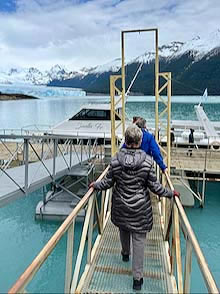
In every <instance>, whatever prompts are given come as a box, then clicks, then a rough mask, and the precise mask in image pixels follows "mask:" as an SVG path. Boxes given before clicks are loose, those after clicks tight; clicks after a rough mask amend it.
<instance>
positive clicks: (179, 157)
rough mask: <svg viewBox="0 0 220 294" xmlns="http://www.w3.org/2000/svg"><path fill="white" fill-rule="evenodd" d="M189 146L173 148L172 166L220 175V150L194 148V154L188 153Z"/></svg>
mask: <svg viewBox="0 0 220 294" xmlns="http://www.w3.org/2000/svg"><path fill="white" fill-rule="evenodd" d="M188 149H189V148H172V153H171V167H174V168H176V169H177V170H184V171H191V172H193V171H194V172H201V173H202V172H203V171H204V170H205V172H206V173H207V174H216V175H220V151H212V150H206V149H203V150H201V149H200V150H197V149H191V150H192V156H189V154H188V155H187V151H188Z"/></svg>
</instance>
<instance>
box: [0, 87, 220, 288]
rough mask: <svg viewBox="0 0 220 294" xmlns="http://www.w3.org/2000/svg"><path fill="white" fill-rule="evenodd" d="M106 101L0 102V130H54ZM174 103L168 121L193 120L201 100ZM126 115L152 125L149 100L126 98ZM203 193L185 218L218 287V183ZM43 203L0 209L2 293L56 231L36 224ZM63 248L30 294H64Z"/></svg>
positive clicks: (215, 110)
mask: <svg viewBox="0 0 220 294" xmlns="http://www.w3.org/2000/svg"><path fill="white" fill-rule="evenodd" d="M0 90H1V87H0ZM211 98H212V100H211V101H209V102H206V103H205V104H204V109H205V111H206V113H207V115H208V117H209V119H210V120H220V97H211ZM211 98H210V99H211ZM108 101H109V98H108V97H107V96H106V97H103V96H82V97H79V96H62V97H51V96H50V97H47V96H44V97H41V99H39V100H20V101H2V102H0V129H3V128H5V129H7V128H12V129H15V128H16V129H17V128H21V127H24V126H27V125H33V124H37V125H54V124H56V123H58V122H60V121H62V120H64V119H66V118H68V117H69V116H71V115H72V114H74V113H75V112H77V111H78V110H79V109H80V107H81V106H82V105H83V104H87V103H103V102H104V103H106V102H108ZM172 101H174V102H173V103H172V119H196V114H195V112H194V105H195V104H196V103H198V102H199V101H200V97H195V96H193V97H189V96H187V97H182V96H181V97H173V99H172ZM184 101H186V102H184ZM161 107H162V106H161ZM126 112H127V116H128V117H129V118H130V119H131V118H132V116H135V115H139V116H144V117H145V118H146V119H147V120H148V119H149V120H151V119H152V118H154V102H153V97H129V98H128V103H127V105H126ZM206 191H207V193H206V203H205V207H204V208H203V209H201V208H199V207H198V205H196V207H195V208H190V209H189V208H188V209H186V212H187V215H188V217H189V220H190V223H191V224H192V227H193V229H194V232H195V234H196V236H197V238H198V240H199V243H200V245H201V248H202V250H203V252H204V254H205V257H206V259H207V262H208V264H209V267H210V269H211V271H212V272H213V274H214V277H215V279H216V281H217V283H218V286H219V287H220V263H219V261H220V229H219V228H220V217H219V209H220V186H219V183H208V185H207V190H206ZM41 199H42V190H39V191H36V192H34V193H32V194H30V195H28V196H27V197H25V198H23V199H20V200H17V201H15V202H13V203H11V204H9V205H7V206H5V207H3V208H0V238H1V242H0V292H6V291H7V290H8V289H9V287H10V286H11V285H12V284H13V282H15V280H16V279H17V278H18V277H19V275H20V274H21V273H22V272H23V271H24V269H25V268H26V267H27V266H28V265H29V264H30V262H31V261H32V260H33V258H34V257H35V256H36V255H37V254H38V252H39V251H40V249H41V248H42V247H43V246H44V245H45V244H46V242H47V241H48V240H49V239H50V237H51V236H52V235H53V233H54V232H55V231H56V230H57V228H58V227H59V225H60V223H51V222H46V221H44V222H39V221H35V218H34V215H35V207H36V205H37V203H38V201H40V200H41ZM80 228H81V227H80V225H78V226H77V227H76V235H77V234H78V235H79V232H80ZM78 238H79V237H78ZM65 248H66V237H64V238H63V240H62V241H61V243H60V244H59V245H58V246H57V247H56V249H55V251H54V252H53V254H52V255H51V256H50V257H49V258H48V260H47V262H46V263H45V265H44V266H43V267H42V268H41V270H40V271H39V273H38V274H37V275H36V277H35V278H34V280H33V282H32V283H31V285H30V286H29V287H28V291H30V292H35V293H36V292H39V293H45V292H47V293H54V292H63V289H64V285H63V277H64V269H65ZM193 267H194V268H195V269H196V271H195V272H194V273H193V277H192V291H193V292H194V293H198V292H199V293H203V292H204V291H205V286H204V285H203V282H202V278H201V275H200V274H199V271H198V269H197V266H196V265H193Z"/></svg>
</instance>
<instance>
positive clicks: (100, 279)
mask: <svg viewBox="0 0 220 294" xmlns="http://www.w3.org/2000/svg"><path fill="white" fill-rule="evenodd" d="M152 202H153V214H154V225H153V229H152V231H151V232H150V233H148V234H147V238H146V244H145V252H144V277H143V278H144V284H143V286H142V290H141V291H140V293H174V289H173V288H172V282H171V276H170V274H169V270H168V262H167V255H166V249H165V242H164V241H163V234H162V228H161V224H160V216H159V209H158V205H157V200H156V199H155V198H154V200H153V201H152ZM132 287H133V277H132V265H131V259H130V261H129V262H123V261H122V258H121V245H120V239H119V232H118V228H117V227H115V226H114V225H113V224H112V223H111V221H110V220H108V223H107V225H106V228H105V231H104V234H103V238H102V240H101V243H100V245H99V248H98V250H97V253H96V256H95V259H94V262H93V263H92V265H91V269H90V271H89V273H88V275H87V277H86V279H85V282H84V285H83V287H82V289H81V292H82V293H131V292H132V291H133V288H132Z"/></svg>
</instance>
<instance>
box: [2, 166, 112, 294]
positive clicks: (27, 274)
mask: <svg viewBox="0 0 220 294" xmlns="http://www.w3.org/2000/svg"><path fill="white" fill-rule="evenodd" d="M108 169H109V166H108V167H107V168H106V169H105V170H104V171H103V173H102V174H101V175H100V176H99V178H98V179H97V181H99V180H101V179H102V178H103V177H104V176H105V175H106V173H107V171H108ZM93 192H94V189H93V188H90V189H89V190H88V191H87V193H86V194H85V196H84V197H83V198H82V199H81V200H80V202H79V203H78V204H77V206H76V207H75V208H74V209H73V211H72V212H71V214H70V215H69V216H68V217H67V218H66V220H65V221H64V222H63V223H62V225H61V226H60V227H59V228H58V230H57V231H56V232H55V234H54V235H53V236H52V237H51V239H50V240H49V241H48V243H47V244H46V245H45V246H44V248H43V249H42V250H41V251H40V253H39V254H38V255H37V257H36V258H35V259H34V260H33V262H32V263H31V264H30V265H29V266H28V267H27V269H26V270H25V271H24V273H23V274H22V275H21V276H20V277H19V278H18V280H17V281H16V283H15V284H14V285H13V286H12V288H10V290H9V291H8V293H10V294H12V293H13V294H14V293H19V292H20V291H21V290H22V289H23V288H24V287H25V286H26V284H27V283H28V281H29V280H30V278H31V277H33V276H34V275H35V273H36V272H37V270H38V269H39V268H40V267H41V265H42V264H43V262H44V261H45V260H46V259H47V257H48V256H49V254H50V253H51V251H52V250H53V249H54V247H55V246H56V244H57V243H58V242H59V240H60V239H61V238H62V236H63V235H64V234H65V232H66V231H67V230H68V228H69V227H70V225H71V224H72V222H73V220H74V218H75V217H76V216H77V214H78V213H79V211H80V210H81V209H82V208H83V207H84V206H85V204H86V203H87V202H88V200H89V198H90V196H91V195H92V193H93Z"/></svg>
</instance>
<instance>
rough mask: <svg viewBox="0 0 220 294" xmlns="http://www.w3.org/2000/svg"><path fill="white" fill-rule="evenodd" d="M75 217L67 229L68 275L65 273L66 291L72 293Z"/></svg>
mask: <svg viewBox="0 0 220 294" xmlns="http://www.w3.org/2000/svg"><path fill="white" fill-rule="evenodd" d="M75 219H76V218H74V219H73V223H72V225H70V227H69V229H68V231H67V249H66V250H67V251H66V275H65V288H64V293H70V285H71V278H72V266H73V244H74V227H75Z"/></svg>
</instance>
